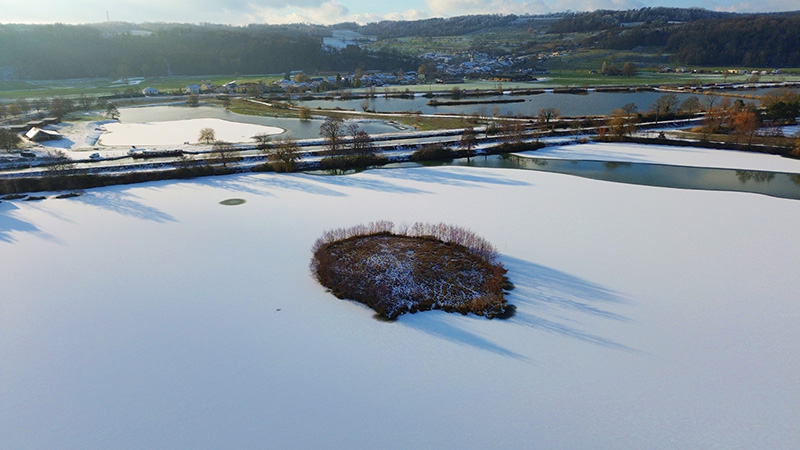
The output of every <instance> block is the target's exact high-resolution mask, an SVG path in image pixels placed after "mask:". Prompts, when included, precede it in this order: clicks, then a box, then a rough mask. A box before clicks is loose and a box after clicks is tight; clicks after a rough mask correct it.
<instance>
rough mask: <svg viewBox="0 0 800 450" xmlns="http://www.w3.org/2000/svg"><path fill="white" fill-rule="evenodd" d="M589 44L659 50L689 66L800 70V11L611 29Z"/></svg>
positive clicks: (623, 48) (612, 47) (592, 39)
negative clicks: (797, 68) (791, 68)
mask: <svg viewBox="0 0 800 450" xmlns="http://www.w3.org/2000/svg"><path fill="white" fill-rule="evenodd" d="M584 44H585V45H587V46H591V47H595V48H609V49H618V50H627V49H635V48H638V47H655V48H660V49H662V50H663V51H664V52H666V53H671V54H672V59H673V61H674V62H676V63H681V64H689V65H705V66H724V65H743V66H750V67H800V13H798V12H794V13H782V14H753V15H734V16H725V17H716V18H707V19H700V20H692V21H688V22H681V23H669V22H663V21H656V22H647V23H642V24H639V25H636V26H633V27H623V26H611V27H609V28H607V29H605V30H603V31H602V32H600V33H598V34H597V35H595V36H593V37H591V38H589V39H587V40H586V41H585V42H584Z"/></svg>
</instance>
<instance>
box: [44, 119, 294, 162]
mask: <svg viewBox="0 0 800 450" xmlns="http://www.w3.org/2000/svg"><path fill="white" fill-rule="evenodd" d="M55 128H56V131H58V132H59V133H60V134H61V135H62V136H63V137H64V138H63V139H60V140H57V141H45V142H40V143H32V144H29V149H31V150H39V151H41V152H47V151H48V150H55V149H60V150H63V151H65V152H66V153H67V155H68V156H69V157H71V158H72V159H86V158H88V156H89V154H91V153H94V152H98V153H100V155H101V156H102V157H104V158H105V157H114V156H125V155H127V153H128V151H129V150H130V149H131V147H132V146H136V147H138V148H140V149H141V148H147V149H155V150H171V149H176V148H179V149H184V150H186V149H190V150H197V149H198V144H202V145H200V147H208V145H206V144H205V142H198V139H199V138H200V130H201V129H203V128H211V129H212V130H214V139H215V140H220V141H226V142H234V143H251V144H253V143H255V141H254V140H253V136H255V135H258V134H267V135H277V134H280V133H282V132H283V131H284V130H283V129H282V128H278V127H271V126H264V125H256V124H250V123H241V122H232V121H228V120H222V119H214V118H203V119H185V120H173V121H163V122H146V123H120V122H117V121H115V120H103V121H81V122H65V123H61V124H59V125H58V126H57V127H55Z"/></svg>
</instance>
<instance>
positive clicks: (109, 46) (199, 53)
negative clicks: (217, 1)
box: [0, 24, 413, 79]
mask: <svg viewBox="0 0 800 450" xmlns="http://www.w3.org/2000/svg"><path fill="white" fill-rule="evenodd" d="M325 32H326V30H325V28H324V27H309V26H302V25H298V26H248V27H231V26H222V25H183V24H171V25H165V24H155V25H154V24H143V25H134V24H98V25H61V24H55V25H0V78H4V77H5V78H24V79H61V78H91V77H130V76H165V75H171V74H176V75H213V74H232V73H242V74H256V73H258V74H263V73H284V72H287V71H291V70H305V71H311V72H316V71H325V70H337V71H345V72H349V71H352V70H354V69H356V68H357V67H361V68H374V69H387V70H397V69H398V68H399V67H404V66H408V67H411V66H412V65H413V64H412V63H409V62H408V61H406V60H404V59H402V58H399V57H396V56H393V55H386V54H376V53H368V52H365V51H362V50H361V49H359V48H358V47H349V48H346V49H342V50H331V49H326V48H324V47H323V46H322V37H321V34H324V33H325Z"/></svg>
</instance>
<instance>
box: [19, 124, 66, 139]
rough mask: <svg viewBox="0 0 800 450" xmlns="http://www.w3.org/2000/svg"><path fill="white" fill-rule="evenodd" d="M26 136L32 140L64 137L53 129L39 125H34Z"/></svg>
mask: <svg viewBox="0 0 800 450" xmlns="http://www.w3.org/2000/svg"><path fill="white" fill-rule="evenodd" d="M25 137H26V138H28V139H30V140H31V141H36V142H41V141H57V140H59V139H61V138H62V136H61V135H60V134H58V133H57V132H55V131H52V130H45V129H42V128H38V127H33V128H31V129H30V130H28V132H27V133H25Z"/></svg>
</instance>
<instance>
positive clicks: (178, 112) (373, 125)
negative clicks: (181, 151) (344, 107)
mask: <svg viewBox="0 0 800 450" xmlns="http://www.w3.org/2000/svg"><path fill="white" fill-rule="evenodd" d="M119 111H120V125H129V126H130V125H139V126H141V125H143V124H144V125H147V126H148V127H152V128H154V129H157V130H158V131H157V132H158V133H159V134H162V135H165V136H170V135H171V133H172V130H174V129H175V127H176V125H180V124H183V123H185V122H187V121H195V120H208V119H216V120H218V121H219V122H218V123H219V125H220V127H219V129H220V130H222V129H223V128H225V124H227V125H228V126H230V127H231V129H233V130H234V131H233V132H234V133H238V134H235V135H234V136H232V139H229V140H230V141H232V142H252V139H251V137H252V136H253V135H252V134H249V133H251V132H253V133H256V132H258V127H259V126H260V127H265V128H267V130H266V131H267V132H269V133H270V134H274V133H275V130H276V129H280V130H282V132H284V133H285V134H287V135H290V136H292V137H294V138H295V139H306V138H317V137H319V127H320V125H321V124H322V122H323V121H322V120H320V119H311V120H306V121H302V120H298V119H293V118H282V117H268V116H251V115H245V114H236V113H233V112H230V111H226V110H225V109H223V108H219V107H214V106H198V107H195V108H192V107H188V106H144V107H132V108H120V110H119ZM312 114H313V113H312ZM189 123H192V122H189ZM248 125H249V126H251V127H253V128H252V129H250V130H249V131H246V132H244V134H242V133H239V132H238V131H236V130H237V129H239V130H247V128H248ZM358 125H359V127H360V128H361V129H363V130H364V131H366V132H367V133H369V134H381V133H393V132H398V131H408V130H410V128H409V127H405V126H402V125H399V124H397V123H388V122H386V121H374V120H361V121H359V122H358ZM194 128H195V129H196V130H195V131H196V132H194V133H192V132H188V133H183V134H181V136H184V138H183V139H182V140H181V139H178V141H179V143H183V142H184V141H191V142H196V141H197V138H198V133H199V128H197V127H194ZM139 129H143V128H139ZM214 129H215V131H217V128H214ZM236 136H239V138H241V139H242V140H236V139H237V138H236ZM105 139H106V137H105V136H104V137H103V142H106V140H105ZM134 145H135V144H134Z"/></svg>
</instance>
